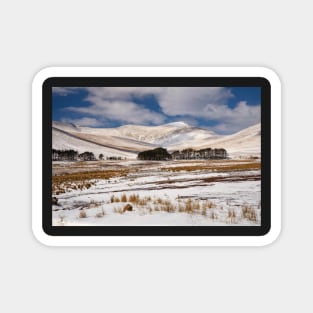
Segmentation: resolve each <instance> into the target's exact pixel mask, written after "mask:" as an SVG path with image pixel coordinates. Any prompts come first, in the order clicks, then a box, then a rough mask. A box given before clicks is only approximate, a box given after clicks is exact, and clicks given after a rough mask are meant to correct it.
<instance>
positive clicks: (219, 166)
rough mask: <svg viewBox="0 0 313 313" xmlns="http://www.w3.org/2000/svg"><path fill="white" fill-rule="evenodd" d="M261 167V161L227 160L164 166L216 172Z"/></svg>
mask: <svg viewBox="0 0 313 313" xmlns="http://www.w3.org/2000/svg"><path fill="white" fill-rule="evenodd" d="M260 168H261V163H260V162H247V163H242V162H238V163H237V162H233V163H231V164H227V163H225V162H220V163H214V164H207V165H206V164H201V165H186V166H176V167H168V168H163V170H166V171H171V172H180V171H187V172H192V171H203V170H206V171H214V172H234V171H250V170H259V169H260Z"/></svg>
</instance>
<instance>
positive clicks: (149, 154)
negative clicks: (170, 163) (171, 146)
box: [137, 148, 172, 161]
mask: <svg viewBox="0 0 313 313" xmlns="http://www.w3.org/2000/svg"><path fill="white" fill-rule="evenodd" d="M137 158H138V159H139V160H155V161H161V160H171V159H172V156H171V155H170V154H169V153H168V152H167V150H166V149H164V148H156V149H153V150H146V151H142V152H139V153H138V157H137Z"/></svg>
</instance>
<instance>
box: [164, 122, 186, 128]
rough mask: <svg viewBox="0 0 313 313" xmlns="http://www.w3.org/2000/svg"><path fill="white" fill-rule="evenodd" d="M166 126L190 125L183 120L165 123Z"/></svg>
mask: <svg viewBox="0 0 313 313" xmlns="http://www.w3.org/2000/svg"><path fill="white" fill-rule="evenodd" d="M164 126H174V127H189V125H188V124H187V123H185V122H183V121H179V122H173V123H168V124H165V125H164Z"/></svg>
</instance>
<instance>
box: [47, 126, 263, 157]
mask: <svg viewBox="0 0 313 313" xmlns="http://www.w3.org/2000/svg"><path fill="white" fill-rule="evenodd" d="M260 131H261V126H260V124H257V125H254V126H252V127H249V128H247V129H244V130H242V131H240V132H238V133H236V134H233V135H228V136H221V135H218V134H216V133H215V132H213V131H210V130H207V129H204V128H199V127H194V126H190V125H188V124H186V123H184V122H174V123H169V124H164V125H160V126H140V125H124V126H120V127H116V128H90V127H80V126H77V125H74V124H68V123H61V122H53V125H52V135H53V139H52V143H53V148H55V149H75V150H77V151H78V152H79V153H81V152H84V151H91V152H94V153H95V154H96V155H98V154H100V153H102V154H103V155H104V156H105V157H106V156H121V157H127V158H135V157H136V156H137V153H138V152H140V151H144V150H148V149H153V148H155V147H160V146H162V147H164V148H167V149H168V150H169V151H174V150H181V149H184V148H194V149H200V148H207V147H212V148H225V149H227V151H228V152H229V154H230V155H231V156H232V155H234V156H239V155H247V154H252V155H255V154H256V155H259V154H260V149H261V148H260Z"/></svg>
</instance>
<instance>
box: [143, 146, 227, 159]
mask: <svg viewBox="0 0 313 313" xmlns="http://www.w3.org/2000/svg"><path fill="white" fill-rule="evenodd" d="M227 157H228V154H227V151H226V150H225V149H224V148H219V149H212V148H205V149H200V150H194V149H192V148H187V149H184V150H181V151H179V150H176V151H174V152H172V153H169V152H168V151H167V150H166V149H164V148H156V149H153V150H146V151H142V152H139V153H138V156H137V159H139V160H155V161H159V160H172V159H174V160H192V159H227Z"/></svg>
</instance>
